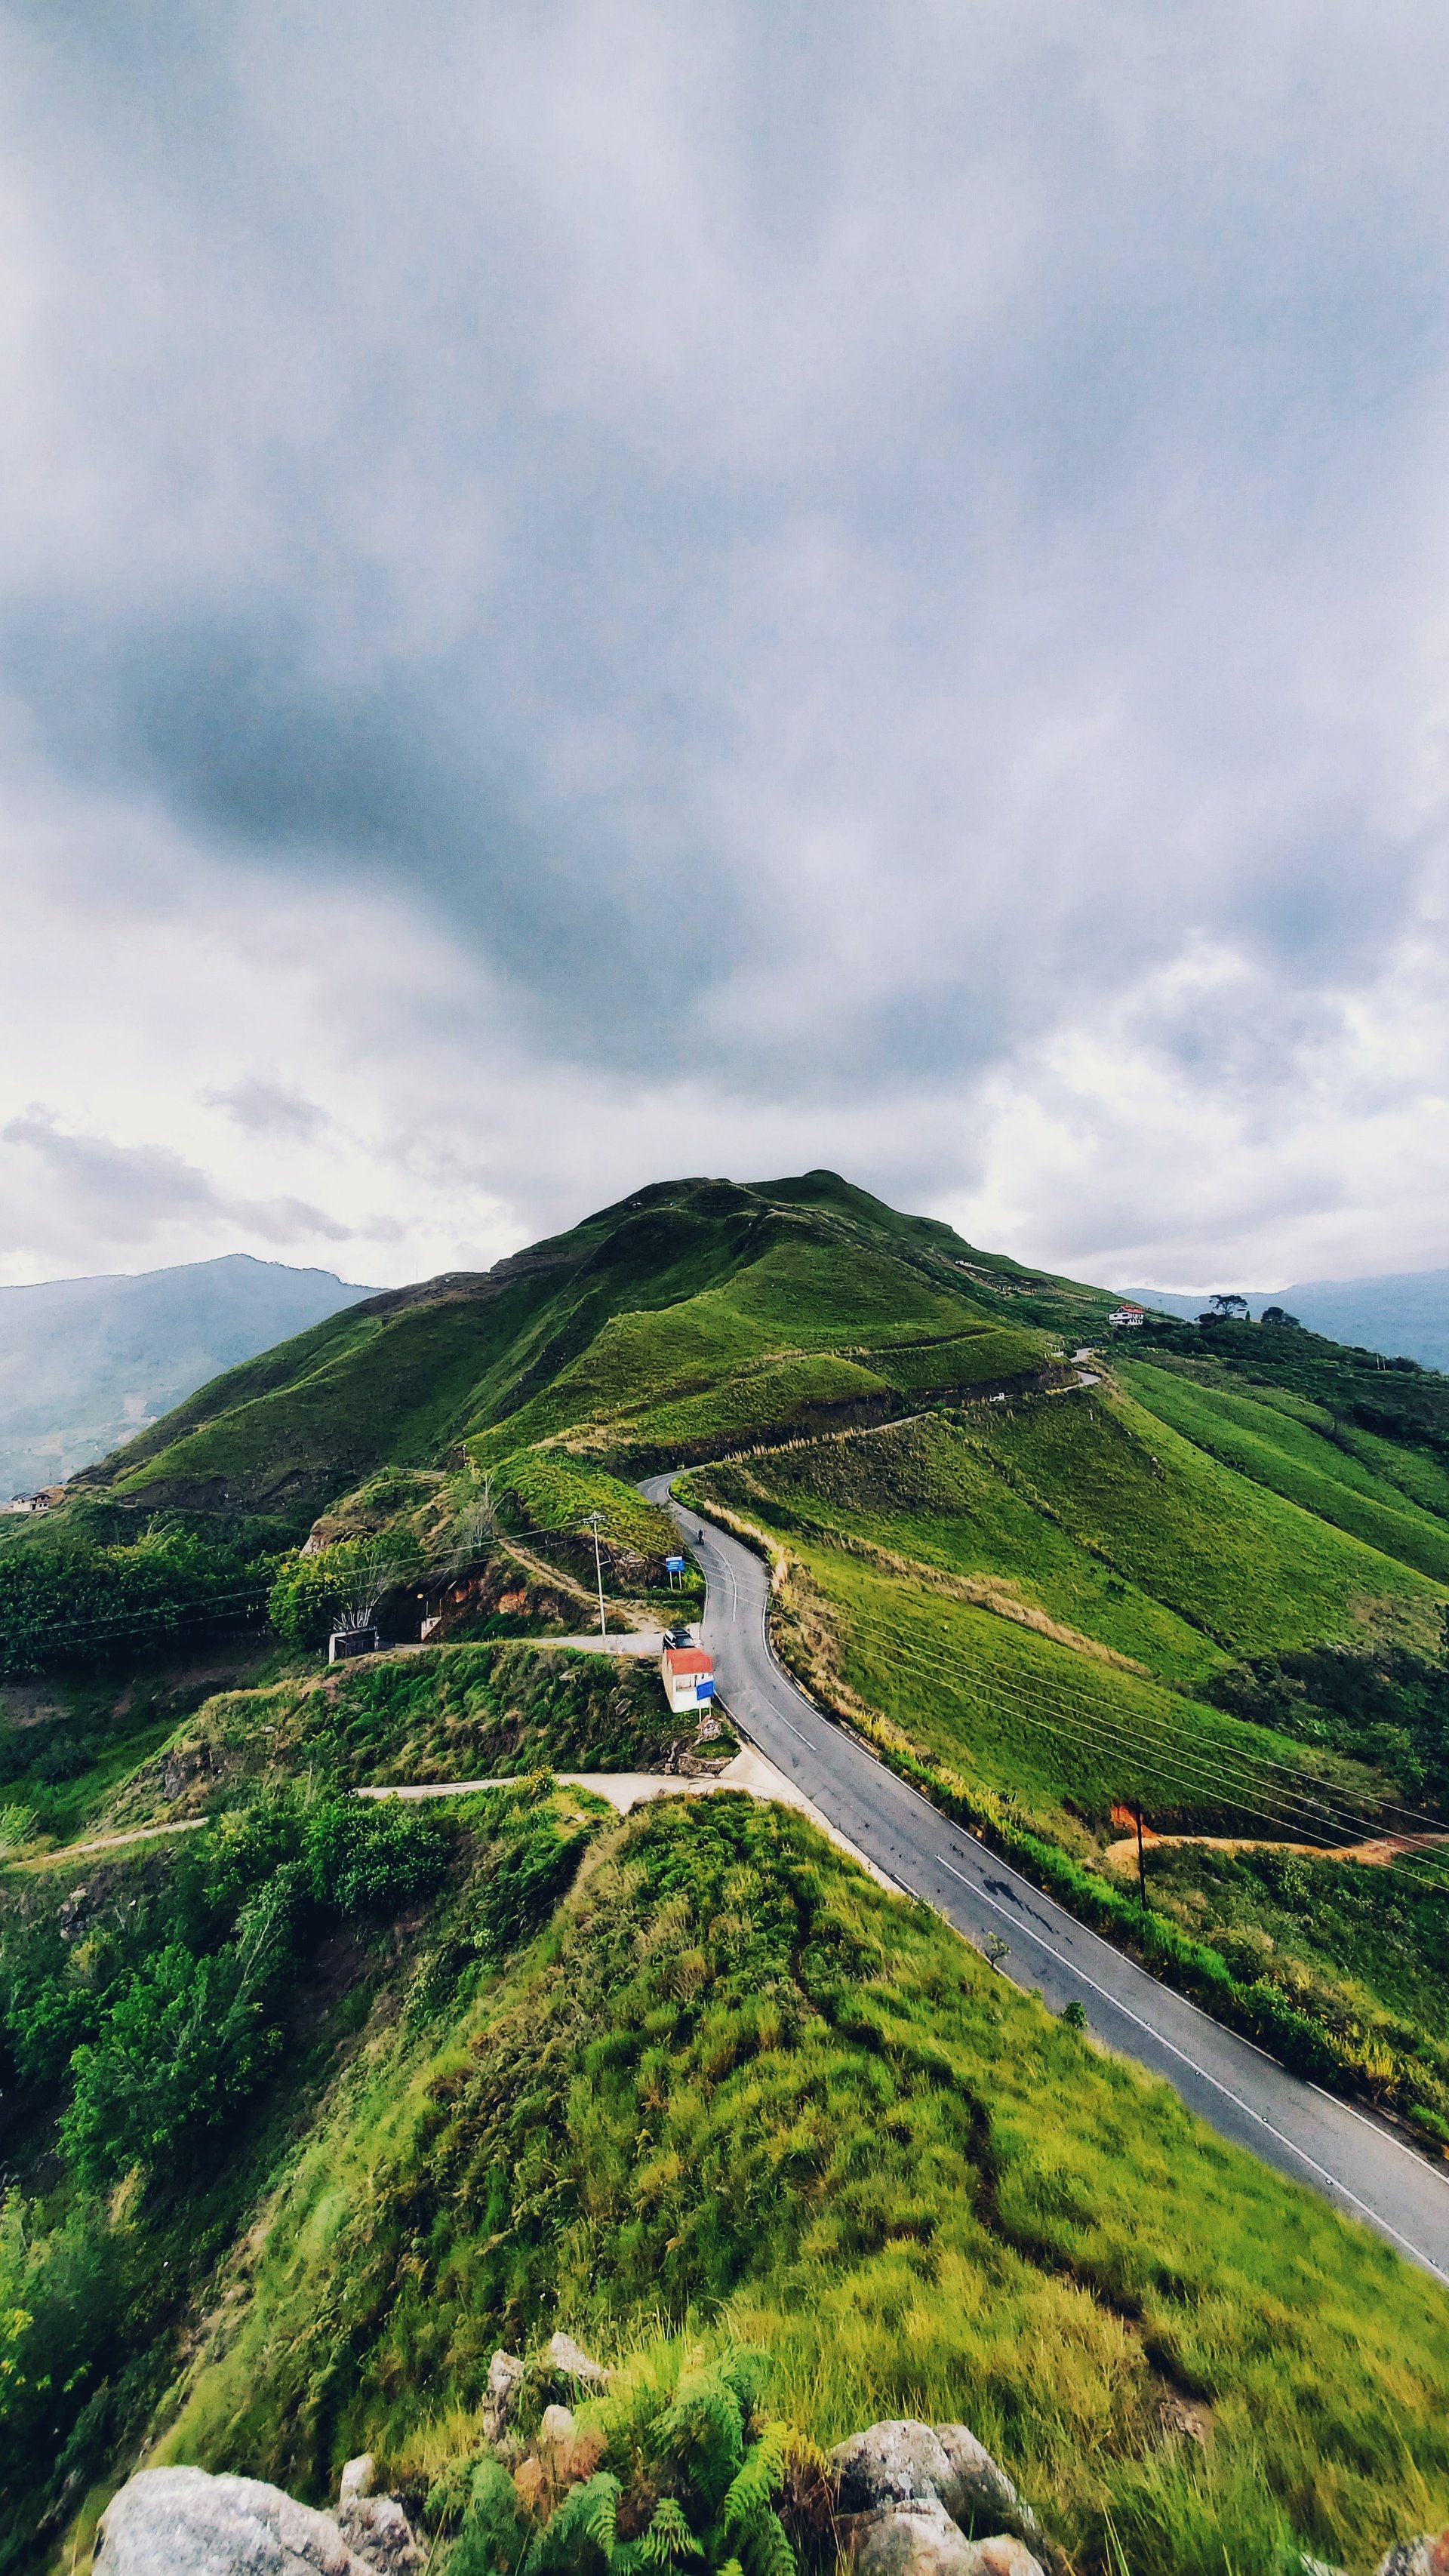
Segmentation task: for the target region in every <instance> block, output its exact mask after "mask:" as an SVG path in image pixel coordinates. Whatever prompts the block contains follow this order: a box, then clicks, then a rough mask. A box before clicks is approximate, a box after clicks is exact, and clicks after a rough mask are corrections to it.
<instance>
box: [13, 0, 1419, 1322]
mask: <svg viewBox="0 0 1449 2576" xmlns="http://www.w3.org/2000/svg"><path fill="white" fill-rule="evenodd" d="M1446 93H1449V15H1446V13H1445V12H1444V10H1443V9H1442V8H1440V7H1433V6H1430V5H1428V0H1423V5H1420V0H1383V5H1381V6H1379V7H1377V8H1375V9H1373V10H1365V9H1364V8H1363V7H1362V6H1361V4H1360V0H1343V5H1333V4H1332V0H1276V5H1274V6H1270V7H1268V8H1264V7H1263V6H1262V0H1241V5H1238V0H1218V5H1215V6H1214V7H1213V8H1211V9H1203V8H1201V7H1199V6H1196V5H1187V0H1181V5H1177V0H954V5H951V6H947V5H943V0H902V4H901V5H893V6H889V7H887V6H885V5H883V0H874V5H872V6H862V5H855V0H835V5H833V6H831V7H829V8H822V7H820V6H819V5H810V6H808V7H805V6H796V5H793V0H757V4H756V5H749V0H708V5H704V0H700V5H694V0H653V5H649V4H648V0H592V5H579V6H571V5H564V0H517V5H514V4H513V0H472V5H467V6H465V5H455V0H411V5H410V6H409V7H407V8H406V9H403V8H399V7H398V6H396V0H389V5H386V6H382V5H374V0H330V5H317V0H233V5H232V6H230V7H228V8H226V9H217V8H215V7H214V6H210V5H207V6H203V5H200V0H194V5H188V0H70V5H68V6H67V7H66V8H64V9H57V8H55V7H54V6H52V5H49V0H32V5H29V6H26V5H17V0H9V5H3V0H0V102H3V104H0V118H3V123H4V139H3V149H0V290H3V308H0V309H3V322H0V330H3V346H0V381H3V385H4V388H5V390H4V394H3V397H0V835H3V843H0V846H3V862H0V864H3V870H4V897H3V911H0V1279H6V1280H27V1279H39V1278H47V1277H55V1276H58V1275H64V1274H69V1273H74V1272H86V1271H95V1270H101V1269H121V1270H140V1269H146V1268H151V1267H155V1266H158V1265H160V1264H162V1263H166V1262H173V1261H181V1260H192V1259H197V1258H201V1257H206V1256H209V1255H211V1254H214V1253H218V1252H228V1251H239V1250H240V1251H253V1252H257V1253H262V1254H265V1255H268V1256H270V1257H272V1258H280V1259H285V1260H289V1261H297V1262H306V1263H313V1262H320V1263H323V1264H325V1265H326V1266H327V1267H329V1268H335V1269H338V1270H340V1271H341V1273H342V1274H343V1275H344V1276H345V1277H347V1278H351V1279H359V1280H364V1281H369V1282H373V1281H376V1282H389V1281H395V1280H402V1279H406V1278H411V1277H416V1276H419V1275H422V1274H425V1273H427V1272H431V1271H435V1270H438V1269H442V1268H454V1267H463V1266H470V1267H471V1266H478V1265H482V1264H485V1263H487V1262H488V1261H490V1260H492V1259H494V1258H496V1257H497V1255H498V1254H499V1253H501V1252H504V1251H506V1250H509V1249H511V1248H512V1247H514V1246H515V1245H516V1244H518V1243H520V1242H522V1241H525V1240H527V1239H529V1238H531V1237H533V1236H536V1235H538V1234H541V1233H543V1232H546V1231H550V1230H552V1229H554V1228H556V1227H558V1226H561V1225H564V1224H567V1223H569V1222H571V1221H572V1220H573V1219H574V1218H575V1217H576V1216H578V1215H580V1214H582V1213H583V1212H584V1211H585V1210H587V1209H588V1208H591V1207H595V1206H598V1205H600V1204H602V1203H604V1202H606V1201H608V1200H610V1199H613V1198H617V1197H619V1196H621V1195H622V1194H623V1193H624V1192H626V1191H627V1190H629V1189H631V1188H633V1187H635V1186H637V1185H638V1184H639V1183H640V1182H642V1181H645V1180H649V1179H654V1178H659V1177H662V1176H665V1175H668V1174H671V1173H677V1172H729V1173H733V1174H735V1175H736V1176H738V1177H741V1178H758V1177H762V1176H768V1175H770V1174H773V1173H780V1172H787V1171H796V1170H800V1169H803V1168H805V1167H807V1166H810V1165H815V1164H831V1165H834V1166H835V1167H836V1168H838V1169H840V1170H843V1171H845V1172H847V1173H848V1174H850V1175H851V1176H852V1177H853V1178H855V1179H857V1180H859V1181H861V1182H862V1183H864V1184H865V1185H866V1186H867V1187H870V1188H872V1189H876V1190H878V1191H880V1192H881V1193H882V1194H883V1195H885V1196H887V1197H889V1198H891V1199H893V1200H894V1201H895V1202H896V1203H897V1204H899V1205H903V1206H909V1207H912V1208H915V1209H919V1210H925V1211H928V1212H932V1213H936V1214H940V1215H945V1216H949V1217H950V1218H952V1219H953V1220H954V1221H955V1222H956V1223H957V1224H959V1225H960V1226H961V1227H962V1228H963V1230H964V1231H965V1232H966V1233H968V1234H969V1235H971V1236H972V1237H973V1238H974V1239H975V1240H977V1241H978V1242H983V1243H986V1244H989V1245H992V1246H994V1247H998V1248H1001V1249H1005V1250H1009V1251H1012V1252H1014V1253H1016V1254H1018V1255H1019V1256H1021V1257H1024V1258H1027V1259H1032V1260H1040V1261H1044V1262H1050V1263H1052V1264H1054V1265H1057V1266H1060V1267H1063V1268H1067V1269H1070V1270H1072V1271H1075V1272H1076V1273H1077V1274H1079V1275H1082V1276H1087V1277H1095V1278H1100V1279H1105V1280H1108V1281H1110V1282H1112V1283H1113V1284H1116V1285H1119V1286H1129V1285H1140V1284H1144V1283H1149V1282H1150V1283H1153V1284H1158V1285H1163V1286H1170V1285H1181V1286H1189V1287H1206V1286H1213V1285H1221V1284H1224V1283H1226V1284H1229V1285H1237V1284H1238V1281H1239V1278H1240V1277H1241V1279H1242V1280H1243V1281H1244V1282H1245V1283H1248V1282H1250V1283H1251V1284H1253V1285H1264V1286H1271V1285H1275V1284H1279V1283H1281V1282H1284V1281H1287V1280H1289V1279H1293V1278H1304V1277H1309V1276H1316V1275H1322V1274H1324V1273H1331V1272H1339V1273H1342V1272H1352V1271H1371V1270H1386V1269H1403V1268H1411V1267H1416V1266H1427V1265H1430V1264H1435V1263H1443V1262H1446V1261H1449V1203H1446V1195H1445V1190H1444V1186H1443V1184H1444V1179H1445V1166H1446V1143H1449V1112H1446V1097H1449V1013H1446V1008H1445V993H1446V979H1445V964H1446V960H1445V947H1446V927H1445V909H1446V891H1449V879H1446V848H1449V817H1446V786H1449V775H1446V731H1445V728H1446V715H1449V706H1446V699H1449V370H1446V359H1449V155H1446V153H1445V150H1444V141H1443V102H1444V99H1445V96H1446Z"/></svg>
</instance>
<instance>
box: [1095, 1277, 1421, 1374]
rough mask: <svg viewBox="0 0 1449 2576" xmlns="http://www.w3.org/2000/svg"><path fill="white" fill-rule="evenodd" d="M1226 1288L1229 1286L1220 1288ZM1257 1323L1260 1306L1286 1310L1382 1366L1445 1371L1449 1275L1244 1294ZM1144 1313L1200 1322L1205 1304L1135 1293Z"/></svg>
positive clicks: (1312, 1283)
mask: <svg viewBox="0 0 1449 2576" xmlns="http://www.w3.org/2000/svg"><path fill="white" fill-rule="evenodd" d="M1224 1284H1225V1285H1227V1284H1229V1283H1226V1282H1225V1283H1224ZM1241 1293H1242V1295H1244V1296H1245V1297H1246V1298H1247V1301H1248V1306H1249V1309H1250V1311H1251V1313H1252V1315H1253V1317H1254V1320H1255V1321H1256V1319H1257V1317H1258V1316H1259V1315H1261V1313H1262V1311H1263V1308H1264V1307H1265V1306H1286V1307H1287V1309H1288V1312H1289V1314H1290V1315H1296V1316H1297V1318H1298V1321H1299V1323H1300V1324H1306V1325H1307V1327H1308V1329H1309V1331H1310V1332H1311V1333H1324V1334H1326V1335H1327V1336H1328V1339H1329V1340H1330V1341H1334V1342H1347V1343H1348V1344H1349V1345H1350V1346H1351V1347H1356V1348H1358V1349H1361V1350H1366V1351H1382V1352H1383V1354H1384V1357H1385V1358H1386V1359H1409V1360H1419V1361H1420V1362H1421V1363H1422V1365H1423V1366H1424V1367H1425V1368H1432V1369H1444V1370H1446V1371H1449V1270H1397V1271H1388V1272H1386V1273H1385V1274H1384V1276H1383V1277H1382V1278H1380V1279H1305V1280H1300V1281H1299V1282H1298V1283H1297V1284H1296V1285H1295V1286H1294V1287H1292V1288H1245V1289H1244V1290H1242V1292H1241ZM1132 1294H1133V1296H1134V1297H1135V1298H1136V1299H1137V1301H1138V1302H1139V1304H1141V1305H1144V1306H1160V1307H1161V1308H1162V1309H1163V1311H1164V1312H1165V1313H1166V1314H1169V1315H1198V1314H1201V1312H1202V1310H1203V1308H1204V1306H1205V1305H1206V1303H1207V1299H1206V1297H1205V1296H1204V1297H1184V1296H1180V1295H1178V1294H1177V1292H1176V1291H1175V1290H1172V1289H1167V1288H1134V1289H1133V1291H1132Z"/></svg>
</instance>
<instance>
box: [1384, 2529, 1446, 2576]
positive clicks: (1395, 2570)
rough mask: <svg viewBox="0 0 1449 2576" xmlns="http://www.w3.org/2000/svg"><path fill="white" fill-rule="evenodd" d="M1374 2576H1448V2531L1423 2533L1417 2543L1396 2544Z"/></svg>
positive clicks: (1401, 2541)
mask: <svg viewBox="0 0 1449 2576" xmlns="http://www.w3.org/2000/svg"><path fill="white" fill-rule="evenodd" d="M1374 2576H1449V2531H1440V2532H1432V2531H1421V2532H1420V2533H1419V2536H1418V2538H1417V2539H1416V2540H1396V2541H1395V2543H1394V2546H1393V2548H1392V2549H1391V2550H1389V2552H1388V2554H1387V2556H1385V2557H1383V2558H1381V2559H1380V2560H1379V2563H1378V2566H1377V2568H1376V2569H1375V2571H1374Z"/></svg>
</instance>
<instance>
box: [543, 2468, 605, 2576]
mask: <svg viewBox="0 0 1449 2576" xmlns="http://www.w3.org/2000/svg"><path fill="white" fill-rule="evenodd" d="M622 2492H623V2490H622V2488H621V2487H620V2484H619V2481H618V2479H617V2478H616V2477H612V2476H611V2475H610V2473H609V2471H608V2470H607V2469H600V2470H599V2471H598V2472H597V2473H596V2475H595V2476H593V2477H591V2478H589V2479H588V2480H587V2481H586V2482H585V2484H584V2485H582V2486H577V2487H572V2488H571V2489H570V2490H569V2493H568V2494H567V2495H566V2496H565V2498H564V2500H563V2503H562V2504H561V2505H560V2506H559V2509H558V2511H557V2513H556V2514H555V2515H554V2516H553V2519H552V2521H551V2522H550V2523H549V2524H548V2525H547V2527H546V2528H545V2529H544V2530H543V2531H541V2532H540V2533H539V2534H538V2537H537V2539H536V2540H535V2541H534V2543H533V2546H532V2548H531V2549H530V2550H529V2553H528V2556H527V2558H526V2559H525V2560H524V2576H554V2571H565V2570H572V2569H574V2568H576V2567H580V2566H585V2567H587V2566H588V2565H589V2563H590V2561H591V2560H593V2559H595V2558H602V2559H603V2562H604V2565H605V2566H606V2567H608V2568H610V2569H612V2568H613V2566H614V2563H615V2560H616V2558H617V2557H618V2556H619V2555H620V2554H621V2553H620V2548H619V2498H620V2495H621V2494H622Z"/></svg>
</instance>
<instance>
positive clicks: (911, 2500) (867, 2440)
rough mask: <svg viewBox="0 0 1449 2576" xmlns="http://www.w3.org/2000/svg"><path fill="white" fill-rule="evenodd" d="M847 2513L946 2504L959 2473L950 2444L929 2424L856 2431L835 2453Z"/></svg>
mask: <svg viewBox="0 0 1449 2576" xmlns="http://www.w3.org/2000/svg"><path fill="white" fill-rule="evenodd" d="M830 2458H831V2462H832V2465H833V2467H834V2469H835V2475H836V2481H837V2485H838V2489H839V2497H840V2510H841V2512H842V2513H845V2514H860V2513H876V2512H880V2511H881V2510H883V2509H884V2508H885V2507H887V2506H890V2505H897V2504H941V2503H942V2502H943V2501H944V2499H945V2496H946V2493H947V2490H948V2489H949V2488H950V2486H951V2484H952V2478H953V2472H952V2468H951V2462H950V2458H949V2456H948V2454H947V2451H946V2448H945V2445H944V2444H943V2443H942V2442H941V2440H940V2438H939V2436H938V2435H937V2434H935V2433H933V2432H932V2430H931V2427H930V2425H929V2424H915V2423H912V2422H910V2421H909V2420H908V2419H906V2420H894V2421H892V2422H890V2423H885V2424H869V2425H867V2427H866V2429H865V2431H864V2432H863V2433H852V2434H851V2436H850V2438H849V2440H848V2441H845V2442H838V2443H837V2444H836V2446H835V2449H834V2450H833V2451H832V2452H831V2454H830Z"/></svg>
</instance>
